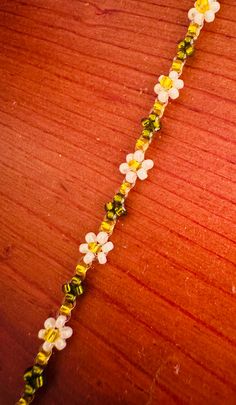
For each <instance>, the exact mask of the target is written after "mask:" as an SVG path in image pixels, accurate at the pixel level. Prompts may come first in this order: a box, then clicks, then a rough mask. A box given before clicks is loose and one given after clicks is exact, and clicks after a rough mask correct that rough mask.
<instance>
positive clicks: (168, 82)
mask: <svg viewBox="0 0 236 405" xmlns="http://www.w3.org/2000/svg"><path fill="white" fill-rule="evenodd" d="M158 81H159V83H157V84H156V85H155V87H154V91H155V93H156V94H157V95H158V100H159V101H160V102H161V103H166V102H167V101H168V99H169V97H170V98H172V99H173V100H174V99H176V98H177V97H179V89H182V88H183V87H184V82H183V80H181V79H179V75H178V73H177V72H175V71H174V70H172V71H171V72H170V73H169V76H163V75H161V76H160V77H159V79H158Z"/></svg>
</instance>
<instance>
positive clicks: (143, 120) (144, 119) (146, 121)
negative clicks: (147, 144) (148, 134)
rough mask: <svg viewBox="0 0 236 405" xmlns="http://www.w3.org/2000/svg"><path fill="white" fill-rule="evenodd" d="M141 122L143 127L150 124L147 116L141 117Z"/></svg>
mask: <svg viewBox="0 0 236 405" xmlns="http://www.w3.org/2000/svg"><path fill="white" fill-rule="evenodd" d="M141 124H142V126H143V127H148V126H149V125H150V121H149V119H148V118H143V119H142V120H141Z"/></svg>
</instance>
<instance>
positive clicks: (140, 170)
mask: <svg viewBox="0 0 236 405" xmlns="http://www.w3.org/2000/svg"><path fill="white" fill-rule="evenodd" d="M153 166H154V163H153V161H152V160H151V159H147V160H144V153H143V151H141V150H136V152H134V153H129V154H128V155H127V156H126V163H122V164H121V165H120V172H121V173H122V174H125V175H126V176H125V180H126V181H127V182H129V183H132V184H133V183H135V181H136V180H137V178H139V179H140V180H145V179H146V178H147V177H148V175H147V171H148V170H149V169H152V167H153Z"/></svg>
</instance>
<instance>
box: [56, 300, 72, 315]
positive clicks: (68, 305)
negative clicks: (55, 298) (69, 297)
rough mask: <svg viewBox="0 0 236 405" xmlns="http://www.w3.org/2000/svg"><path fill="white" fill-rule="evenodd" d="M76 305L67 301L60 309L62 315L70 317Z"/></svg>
mask: <svg viewBox="0 0 236 405" xmlns="http://www.w3.org/2000/svg"><path fill="white" fill-rule="evenodd" d="M74 307H75V303H72V302H67V301H65V302H64V303H63V304H62V305H61V306H60V309H59V313H60V315H65V316H68V317H69V316H70V314H71V311H72V310H73V309H74Z"/></svg>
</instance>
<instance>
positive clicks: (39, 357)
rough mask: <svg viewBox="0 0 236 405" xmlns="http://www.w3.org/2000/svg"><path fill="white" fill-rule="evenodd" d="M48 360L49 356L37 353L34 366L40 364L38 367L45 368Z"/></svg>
mask: <svg viewBox="0 0 236 405" xmlns="http://www.w3.org/2000/svg"><path fill="white" fill-rule="evenodd" d="M49 358H50V354H48V353H45V352H43V351H41V352H38V354H37V356H36V357H35V360H34V362H35V363H36V364H40V366H45V365H46V364H47V363H48V360H49Z"/></svg>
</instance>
